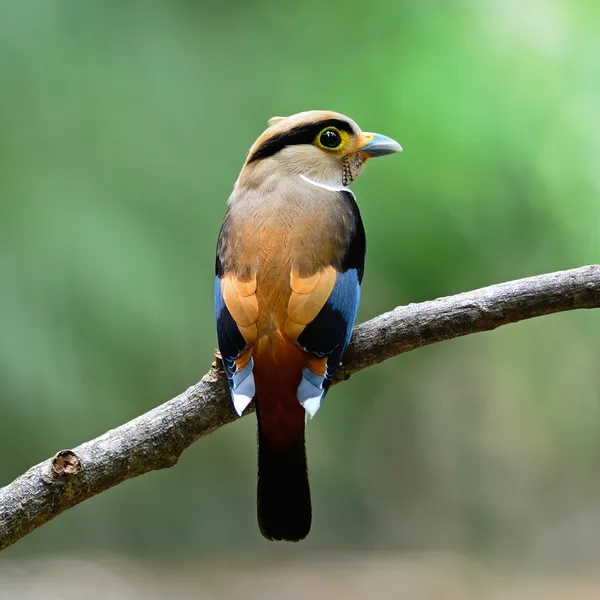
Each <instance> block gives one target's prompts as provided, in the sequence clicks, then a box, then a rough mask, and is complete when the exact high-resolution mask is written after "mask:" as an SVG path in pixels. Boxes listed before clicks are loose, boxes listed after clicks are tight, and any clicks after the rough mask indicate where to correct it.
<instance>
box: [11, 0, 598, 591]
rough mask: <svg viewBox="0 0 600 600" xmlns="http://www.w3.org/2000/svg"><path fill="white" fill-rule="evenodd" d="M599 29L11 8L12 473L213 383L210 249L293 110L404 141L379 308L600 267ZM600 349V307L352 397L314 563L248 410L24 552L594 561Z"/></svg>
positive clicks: (109, 3)
mask: <svg viewBox="0 0 600 600" xmlns="http://www.w3.org/2000/svg"><path fill="white" fill-rule="evenodd" d="M599 27H600V7H599V6H598V5H597V3H593V2H585V1H583V0H581V1H579V0H531V1H529V2H518V1H517V0H504V1H500V0H497V1H492V0H424V1H422V2H418V1H416V0H412V1H410V2H407V1H398V0H382V1H379V2H364V0H361V1H357V0H349V1H345V2H322V1H316V0H304V1H303V2H299V3H287V4H286V3H279V4H277V5H276V4H274V3H272V2H269V1H268V0H248V1H246V2H236V1H235V0H223V1H221V2H218V3H208V2H200V1H197V2H194V1H191V0H187V1H184V0H171V1H170V2H166V1H163V2H158V1H156V2H155V1H150V0H148V1H147V2H144V1H142V0H138V1H129V2H122V1H117V0H103V1H101V0H90V1H87V2H69V1H66V0H63V1H61V0H37V1H36V0H18V1H17V0H13V1H12V2H11V1H9V0H7V1H5V2H2V3H1V4H0V340H1V343H0V403H1V404H0V407H1V411H2V412H1V418H0V484H5V483H8V482H9V481H11V480H12V479H13V478H14V477H16V476H17V475H19V474H20V473H22V472H23V471H24V470H26V469H27V468H28V467H29V466H31V465H32V464H35V463H36V462H39V461H40V460H42V459H44V458H46V457H48V456H50V455H51V454H52V453H53V452H55V451H57V450H59V449H61V448H67V447H71V446H74V445H76V444H78V443H80V442H82V441H85V440H87V439H90V438H92V437H95V436H97V435H99V434H101V433H103V432H104V431H105V430H107V429H109V428H112V427H115V426H118V425H119V424H121V423H123V422H125V421H127V420H129V419H131V418H133V417H135V416H137V415H138V414H140V413H142V412H145V411H147V410H149V409H150V408H152V407H153V406H155V405H157V404H159V403H160V402H163V401H165V400H167V399H168V398H170V397H172V396H174V395H176V394H178V393H179V392H181V391H183V390H184V389H185V388H186V387H188V386H189V385H191V384H192V383H194V382H196V381H197V380H198V379H199V378H200V377H201V376H202V375H203V374H204V373H205V372H206V370H207V368H208V366H209V365H210V362H211V359H212V353H213V351H214V348H215V334H214V324H213V315H212V285H213V276H214V273H213V269H214V250H215V240H216V236H217V233H218V229H219V226H220V222H221V219H222V216H223V214H224V210H225V203H226V200H227V197H228V195H229V193H230V191H231V188H232V185H233V182H234V181H235V179H236V177H237V175H238V172H239V169H240V168H241V165H242V163H243V160H244V156H245V153H246V151H247V149H248V148H249V147H250V145H251V144H252V143H253V141H254V140H255V138H256V137H257V136H258V135H259V134H260V133H261V132H262V130H263V129H264V128H265V126H266V121H267V119H268V118H269V117H271V116H273V115H277V114H291V113H293V112H298V111H301V110H307V109H312V108H327V109H332V110H336V111H340V112H342V113H345V114H348V115H349V116H351V117H352V118H353V119H355V120H356V121H357V122H358V123H359V124H360V125H361V126H362V127H363V128H364V129H366V130H374V131H379V132H381V133H384V134H387V135H390V136H392V137H394V138H396V139H397V140H398V141H400V143H401V144H402V145H403V147H404V150H405V151H404V153H403V154H401V155H398V156H395V157H393V158H388V159H385V160H381V161H373V162H372V163H370V164H369V165H368V168H367V169H366V172H365V174H364V175H363V176H362V177H361V178H360V180H359V181H358V182H357V183H356V184H355V185H354V186H353V187H354V191H355V193H356V195H357V197H358V202H359V205H360V207H361V210H362V214H363V219H364V222H365V227H366V230H367V235H368V240H369V246H368V256H367V265H366V276H365V280H364V284H363V296H362V304H361V308H360V313H359V320H365V319H368V318H370V317H373V316H375V315H377V314H379V313H381V312H383V311H386V310H389V309H391V308H392V307H394V306H396V305H398V304H406V303H409V302H418V301H421V300H426V299H431V298H435V297H438V296H442V295H448V294H453V293H457V292H461V291H465V290H468V289H473V288H477V287H481V286H485V285H488V284H492V283H496V282H500V281H504V280H509V279H515V278H519V277H523V276H528V275H533V274H538V273H542V272H547V271H555V270H559V269H564V268H569V267H574V266H580V265H584V264H589V263H594V262H600V202H599V195H600V119H599V114H600V36H599V35H598V31H599ZM599 335H600V312H598V313H594V312H585V313H584V312H579V313H572V314H562V315H556V316H551V317H544V318H540V319H536V320H534V321H531V322H524V323H519V324H516V325H511V326H508V327H505V328H502V329H500V330H498V331H495V332H492V333H488V334H481V335H477V336H472V337H467V338H463V339H460V340H455V341H451V342H446V343H443V344H440V345H437V346H434V347H430V348H426V349H422V350H419V351H417V352H414V353H411V354H407V355H404V356H401V357H398V358H396V359H393V360H391V361H388V362H387V363H386V364H384V365H381V366H378V367H375V368H371V369H369V370H367V371H365V372H362V373H360V374H358V375H356V376H355V377H353V378H352V380H351V381H349V382H348V383H346V384H344V385H341V386H339V387H336V388H335V389H334V390H333V391H332V392H331V394H330V396H329V397H328V400H327V403H326V406H325V408H324V409H323V410H322V411H321V412H320V413H319V415H318V418H317V419H315V420H313V421H312V422H311V423H310V426H309V429H308V448H309V450H308V452H309V462H310V468H311V481H312V489H313V501H314V513H315V517H314V524H313V531H312V533H311V535H310V537H309V538H308V540H307V541H306V542H304V543H302V544H300V545H297V546H293V545H283V546H282V545H273V544H269V543H267V542H265V541H264V540H263V539H262V538H261V537H260V535H259V533H258V530H257V526H256V519H255V462H256V458H255V424H254V419H253V418H246V419H243V420H242V421H240V422H238V423H235V424H233V425H231V426H228V427H225V428H223V429H222V430H220V431H218V432H216V433H215V434H214V435H211V436H210V437H209V438H206V439H203V440H201V441H200V442H199V443H197V444H195V445H194V446H193V447H192V448H191V449H190V450H188V451H187V452H186V453H185V454H184V456H183V457H182V459H181V461H180V463H179V464H178V465H177V466H176V468H174V469H170V470H167V471H164V472H158V473H152V474H150V475H146V476H144V477H141V478H138V479H136V480H134V481H129V482H127V483H125V484H123V485H120V486H118V487H117V488H116V489H114V490H111V491H109V492H107V493H104V494H102V495H100V496H99V497H96V498H94V499H92V500H90V501H88V502H86V503H84V504H83V505H81V506H79V507H76V508H75V509H73V510H70V511H68V512H67V513H66V514H64V515H62V516H61V517H59V518H58V519H56V520H55V521H53V522H51V523H50V524H48V525H46V526H44V527H42V528H41V529H39V530H38V531H36V532H34V533H33V534H32V535H30V536H28V537H27V538H25V539H24V540H22V541H21V542H19V543H18V544H17V545H15V546H14V547H12V548H10V549H9V550H8V551H6V552H5V553H4V554H3V555H2V561H9V560H11V564H12V561H16V563H18V562H20V561H22V560H32V557H35V558H36V560H37V559H39V558H40V557H44V556H47V555H48V554H49V553H52V554H53V555H55V556H56V555H62V554H63V553H65V555H73V554H77V555H84V554H85V555H87V554H89V555H95V553H98V552H100V553H109V554H111V555H113V554H114V555H118V556H126V557H128V558H129V559H131V560H135V561H140V564H146V563H152V561H158V560H160V561H166V562H167V564H169V563H170V562H173V561H177V563H178V564H182V563H185V564H191V565H194V564H196V565H202V564H207V561H209V562H210V561H212V563H215V564H216V563H218V564H221V565H226V564H229V563H228V561H238V562H239V563H240V564H245V562H244V561H250V560H254V561H256V560H263V561H265V564H267V565H269V564H271V561H272V560H273V559H274V558H275V557H277V560H290V561H302V560H307V559H309V560H310V559H311V557H315V556H324V555H326V556H335V557H337V556H340V557H344V556H348V555H350V554H351V555H352V556H361V557H367V558H369V557H372V556H382V555H383V556H388V555H389V556H404V555H405V554H406V553H409V554H410V553H414V552H419V553H432V552H433V553H439V552H443V553H450V554H451V555H453V556H454V555H458V556H461V557H466V558H467V559H468V560H476V561H478V562H483V563H485V564H488V563H489V564H496V563H501V564H504V565H506V564H508V565H517V566H518V568H520V569H523V570H524V571H530V570H531V571H537V570H539V569H541V570H544V569H546V570H555V569H557V568H559V567H560V568H561V569H562V568H567V567H569V568H576V569H578V570H579V569H582V568H583V569H592V570H595V569H596V568H597V569H598V570H600V535H598V533H599V532H600V477H599V475H600V473H599V457H600V436H599V434H598V426H599V422H600V419H599V417H600V414H599V413H600V411H599V399H600V368H599V365H600V344H599ZM367 558H365V560H367ZM2 561H0V562H2ZM212 563H211V564H212ZM136 564H137V563H136ZM114 597H117V596H114ZM269 597H270V596H269ZM424 597H425V596H424ZM427 597H429V596H427ZM432 597H433V596H432Z"/></svg>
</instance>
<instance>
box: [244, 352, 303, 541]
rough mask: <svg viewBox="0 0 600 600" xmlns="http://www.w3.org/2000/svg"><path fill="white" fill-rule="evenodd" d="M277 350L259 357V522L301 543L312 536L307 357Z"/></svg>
mask: <svg viewBox="0 0 600 600" xmlns="http://www.w3.org/2000/svg"><path fill="white" fill-rule="evenodd" d="M277 354H278V355H277V356H276V357H273V359H270V357H269V356H264V355H263V356H258V357H257V359H256V362H255V379H256V391H257V399H256V413H257V421H258V485H257V513H258V525H259V527H260V531H261V533H262V534H263V536H264V537H265V538H267V539H269V540H287V541H292V542H297V541H300V540H302V539H304V538H305V537H306V536H307V535H308V532H309V531H310V526H311V520H312V509H311V501H310V487H309V484H308V472H307V464H306V450H305V446H304V422H305V416H304V409H303V408H302V406H300V403H299V402H298V399H297V397H296V390H297V388H298V384H299V381H300V377H301V372H302V364H303V357H302V355H301V354H300V353H299V352H298V351H297V350H296V349H295V348H294V347H292V348H287V349H281V352H278V353H277ZM282 354H283V356H282ZM275 361H276V363H277V364H272V363H273V362H275Z"/></svg>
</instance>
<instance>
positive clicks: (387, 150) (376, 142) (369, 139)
mask: <svg viewBox="0 0 600 600" xmlns="http://www.w3.org/2000/svg"><path fill="white" fill-rule="evenodd" d="M362 137H363V140H362V143H361V144H360V146H359V147H358V150H359V152H364V153H365V154H367V155H369V156H373V157H375V156H385V155H386V154H396V152H402V146H401V145H400V144H399V143H398V142H397V141H396V140H393V139H392V138H389V137H387V136H386V135H381V134H380V133H363V134H362Z"/></svg>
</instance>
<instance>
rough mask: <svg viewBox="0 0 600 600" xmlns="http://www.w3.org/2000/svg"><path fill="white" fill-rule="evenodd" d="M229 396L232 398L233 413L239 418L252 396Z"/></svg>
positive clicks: (233, 394) (235, 394)
mask: <svg viewBox="0 0 600 600" xmlns="http://www.w3.org/2000/svg"><path fill="white" fill-rule="evenodd" d="M231 395H232V397H233V407H234V408H235V412H236V413H237V414H238V415H240V417H241V416H242V413H243V412H244V410H246V407H247V406H248V404H250V402H252V398H253V397H254V394H252V396H246V395H245V394H238V393H236V392H232V394H231Z"/></svg>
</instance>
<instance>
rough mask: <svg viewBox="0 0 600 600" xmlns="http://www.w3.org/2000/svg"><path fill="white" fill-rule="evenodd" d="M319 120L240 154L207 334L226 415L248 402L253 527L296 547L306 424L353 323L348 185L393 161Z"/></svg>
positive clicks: (348, 131)
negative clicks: (225, 392)
mask: <svg viewBox="0 0 600 600" xmlns="http://www.w3.org/2000/svg"><path fill="white" fill-rule="evenodd" d="M401 150H402V148H401V147H400V145H399V144H398V143H397V142H395V141H394V140H392V139H390V138H388V137H385V136H383V135H379V134H375V133H363V132H362V131H361V130H360V129H359V127H358V126H357V125H356V123H355V122H354V121H352V120H351V119H349V118H348V117H345V116H344V115H341V114H339V113H335V112H330V111H317V110H314V111H307V112H302V113H298V114H295V115H292V116H289V117H273V118H272V119H270V120H269V127H268V128H267V129H266V131H265V132H264V133H263V134H262V135H261V136H260V137H259V138H258V139H257V140H256V142H255V143H254V145H253V146H252V147H251V148H250V151H249V152H248V155H247V158H246V162H245V163H244V166H243V168H242V171H241V173H240V175H239V177H238V180H237V181H236V183H235V186H234V189H233V193H232V194H231V196H230V198H229V203H228V208H227V212H226V214H225V218H224V220H223V224H222V227H221V232H220V234H219V239H218V243H217V259H216V280H215V316H216V320H217V337H218V343H219V350H220V352H221V356H222V359H223V365H224V368H225V372H226V374H227V379H228V382H229V388H230V390H231V396H232V400H233V404H234V406H235V410H236V411H237V412H238V414H240V415H241V414H242V412H243V410H244V409H245V408H246V407H247V406H248V404H250V402H252V400H254V402H255V406H256V415H257V421H258V490H257V512H258V524H259V527H260V530H261V533H262V534H263V536H264V537H266V538H267V539H270V540H289V541H299V540H301V539H303V538H305V537H306V536H307V535H308V532H309V531H310V526H311V519H312V509H311V500H310V489H309V484H308V473H307V465H306V451H305V444H304V427H305V420H306V418H305V415H306V416H310V417H311V418H312V417H313V416H314V415H315V413H316V412H317V410H318V409H319V406H320V404H321V402H322V401H323V397H324V396H325V394H326V393H327V389H328V388H329V386H330V384H331V381H332V378H333V376H334V374H335V371H336V369H337V368H338V366H339V364H340V359H341V357H342V354H343V353H344V350H345V349H346V347H347V345H348V342H349V341H350V336H351V333H352V327H353V325H354V320H355V318H356V311H357V309H358V302H359V298H360V284H361V281H362V277H363V268H364V260H365V232H364V229H363V224H362V221H361V217H360V213H359V210H358V206H357V205H356V201H355V199H354V195H353V193H352V192H351V191H350V190H349V189H348V187H347V186H348V185H349V184H350V183H352V181H354V179H356V177H358V175H359V174H360V172H361V170H362V168H363V166H364V164H365V162H366V160H367V159H368V158H370V157H374V156H384V155H386V154H392V153H394V152H400V151H401Z"/></svg>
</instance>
